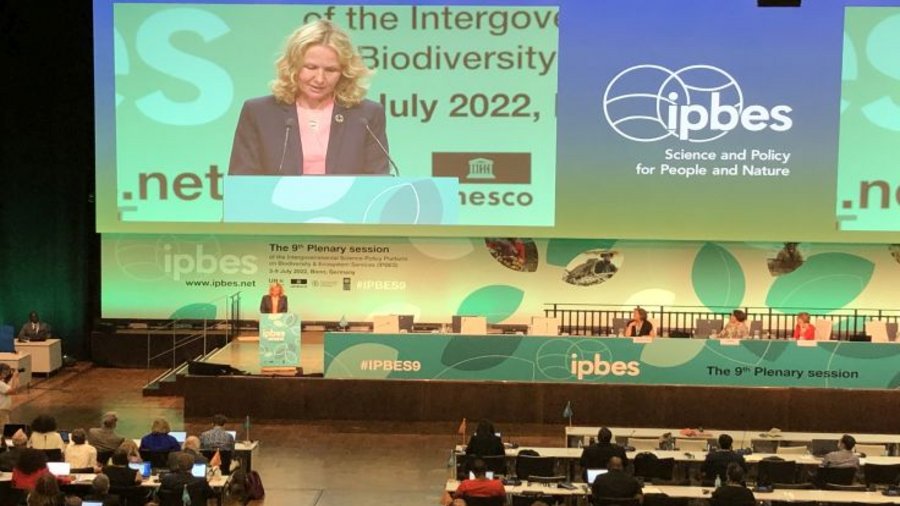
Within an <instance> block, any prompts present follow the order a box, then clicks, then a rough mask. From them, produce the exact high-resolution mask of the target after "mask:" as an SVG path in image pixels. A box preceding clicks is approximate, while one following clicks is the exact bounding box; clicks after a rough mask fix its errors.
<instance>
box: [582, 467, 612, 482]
mask: <svg viewBox="0 0 900 506" xmlns="http://www.w3.org/2000/svg"><path fill="white" fill-rule="evenodd" d="M608 471H609V470H608V469H588V470H587V482H588V483H591V484H593V483H594V481H596V480H597V477H598V476H601V475H604V474H606V473H607V472H608Z"/></svg>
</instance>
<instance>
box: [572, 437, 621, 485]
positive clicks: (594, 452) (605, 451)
mask: <svg viewBox="0 0 900 506" xmlns="http://www.w3.org/2000/svg"><path fill="white" fill-rule="evenodd" d="M613 457H618V458H619V459H620V460H621V461H622V465H623V466H626V467H627V466H628V456H627V455H625V448H622V447H621V446H619V445H617V444H615V443H613V442H612V432H611V431H610V430H609V429H608V428H606V427H602V428H601V429H600V431H599V432H597V442H596V443H594V444H592V445H590V446H588V447H586V448H585V449H584V451H582V452H581V460H580V461H579V463H580V464H581V469H582V474H583V475H584V477H585V478H586V477H587V470H588V469H606V464H607V463H609V459H611V458H613Z"/></svg>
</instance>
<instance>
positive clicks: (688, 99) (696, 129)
mask: <svg viewBox="0 0 900 506" xmlns="http://www.w3.org/2000/svg"><path fill="white" fill-rule="evenodd" d="M744 104H745V102H744V92H743V90H742V89H741V87H740V85H739V84H738V83H737V81H736V80H735V79H734V77H732V76H731V75H730V74H728V73H727V72H725V71H724V70H722V69H720V68H717V67H713V66H711V65H691V66H688V67H684V68H682V69H680V70H677V71H674V72H673V71H671V70H669V69H667V68H665V67H661V66H659V65H636V66H634V67H629V68H627V69H625V70H623V71H622V72H619V73H618V74H617V75H616V76H615V77H614V78H613V79H612V80H611V81H610V82H609V85H607V87H606V92H604V94H603V114H604V115H605V116H606V121H607V122H608V123H609V126H611V127H612V129H613V130H615V131H616V133H618V134H619V135H621V136H622V137H625V138H626V139H630V140H632V141H636V142H656V141H659V140H662V139H666V138H669V137H674V138H676V139H679V140H682V141H688V142H709V141H714V140H716V139H718V138H720V137H722V136H724V135H725V134H727V133H728V132H730V131H732V130H735V129H736V128H738V126H740V127H741V128H743V129H744V130H748V131H751V132H760V131H762V130H765V129H767V128H768V129H770V130H772V131H775V132H785V131H787V130H790V129H791V127H792V126H793V125H794V123H793V121H792V120H791V118H790V116H788V114H790V113H791V111H792V110H793V109H792V108H791V107H790V106H788V105H776V106H774V107H771V108H767V107H765V106H762V105H748V106H745V105H744Z"/></svg>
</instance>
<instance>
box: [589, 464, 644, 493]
mask: <svg viewBox="0 0 900 506" xmlns="http://www.w3.org/2000/svg"><path fill="white" fill-rule="evenodd" d="M606 468H607V469H608V470H609V471H608V472H606V473H604V474H601V475H600V476H598V477H597V479H596V480H594V483H592V484H591V493H592V494H593V496H594V504H601V502H602V501H600V499H637V500H639V501H640V500H642V499H643V490H642V489H641V484H640V483H638V481H637V480H636V479H634V476H631V475H630V474H628V473H626V472H625V466H624V465H623V464H622V459H620V458H619V457H613V458H611V459H609V462H608V463H607V464H606Z"/></svg>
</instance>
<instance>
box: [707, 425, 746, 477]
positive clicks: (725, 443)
mask: <svg viewBox="0 0 900 506" xmlns="http://www.w3.org/2000/svg"><path fill="white" fill-rule="evenodd" d="M733 443H734V440H733V439H732V438H731V436H729V435H728V434H721V435H720V436H719V449H718V450H715V451H712V452H709V453H708V454H707V455H706V460H705V461H704V462H703V466H702V467H701V468H700V470H701V472H702V473H703V481H704V483H713V482H714V481H715V480H716V478H717V477H718V478H719V479H720V480H721V481H722V482H723V483H724V482H725V480H727V479H728V476H726V474H725V471H726V470H727V469H728V465H729V464H732V463H734V464H737V465H738V466H740V468H741V469H742V470H744V471H746V470H747V462H745V461H744V456H743V455H740V454H738V453H736V452H735V451H734V450H732V449H731V445H732V444H733Z"/></svg>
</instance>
